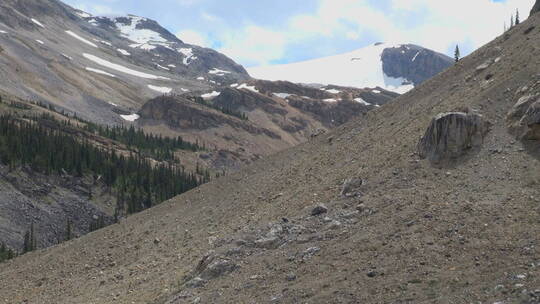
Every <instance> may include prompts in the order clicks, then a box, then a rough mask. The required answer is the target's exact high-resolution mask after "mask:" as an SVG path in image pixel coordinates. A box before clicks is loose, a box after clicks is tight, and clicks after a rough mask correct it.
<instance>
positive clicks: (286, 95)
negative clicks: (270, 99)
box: [273, 93, 293, 99]
mask: <svg viewBox="0 0 540 304" xmlns="http://www.w3.org/2000/svg"><path fill="white" fill-rule="evenodd" d="M273 94H274V96H277V97H279V98H283V99H286V98H288V97H289V96H291V95H293V94H289V93H273Z"/></svg>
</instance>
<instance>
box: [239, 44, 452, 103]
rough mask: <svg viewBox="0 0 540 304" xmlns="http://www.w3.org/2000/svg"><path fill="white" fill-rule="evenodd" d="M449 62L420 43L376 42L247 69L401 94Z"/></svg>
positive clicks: (264, 76)
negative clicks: (306, 59)
mask: <svg viewBox="0 0 540 304" xmlns="http://www.w3.org/2000/svg"><path fill="white" fill-rule="evenodd" d="M452 63H453V60H452V58H450V57H448V56H446V55H444V54H440V53H437V52H434V51H432V50H429V49H426V48H423V47H420V46H416V45H412V44H404V43H394V42H377V43H375V44H372V45H369V46H366V47H364V48H361V49H358V50H355V51H352V52H349V53H345V54H340V55H334V56H329V57H324V58H318V59H313V60H308V61H303V62H297V63H291V64H284V65H275V66H263V67H255V68H250V69H248V70H249V73H250V74H251V75H252V76H254V77H256V78H261V79H268V80H288V81H292V82H298V83H320V84H334V85H340V86H349V87H357V88H365V87H371V88H373V87H381V88H384V89H386V90H390V91H394V92H397V93H405V92H407V91H408V90H410V89H412V88H413V87H414V86H415V85H418V84H420V83H422V82H423V81H425V80H426V79H429V78H431V77H432V76H434V75H436V74H437V73H439V72H440V71H442V70H444V69H445V68H447V67H449V66H450V65H452Z"/></svg>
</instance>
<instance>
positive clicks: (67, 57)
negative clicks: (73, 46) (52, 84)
mask: <svg viewBox="0 0 540 304" xmlns="http://www.w3.org/2000/svg"><path fill="white" fill-rule="evenodd" d="M60 55H62V57H64V58H66V59H68V60H73V57H71V56H68V55H66V54H64V53H62V54H60Z"/></svg>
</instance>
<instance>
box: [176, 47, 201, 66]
mask: <svg viewBox="0 0 540 304" xmlns="http://www.w3.org/2000/svg"><path fill="white" fill-rule="evenodd" d="M177 51H178V52H179V53H180V54H182V55H184V56H185V58H184V59H183V60H182V63H183V64H184V65H189V64H190V63H191V62H193V60H196V59H197V57H196V56H195V55H194V54H193V49H191V48H180V49H177Z"/></svg>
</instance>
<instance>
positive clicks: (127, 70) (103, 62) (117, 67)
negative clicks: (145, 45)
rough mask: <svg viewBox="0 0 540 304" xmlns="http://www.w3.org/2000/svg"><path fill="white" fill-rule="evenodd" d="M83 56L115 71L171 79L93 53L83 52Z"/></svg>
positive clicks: (137, 75)
mask: <svg viewBox="0 0 540 304" xmlns="http://www.w3.org/2000/svg"><path fill="white" fill-rule="evenodd" d="M83 56H84V58H86V59H88V60H91V61H93V62H95V63H97V64H99V65H102V66H105V67H108V68H110V69H113V70H115V71H119V72H122V73H126V74H129V75H132V76H136V77H140V78H146V79H163V80H170V78H167V77H162V76H156V75H152V74H148V73H143V72H139V71H135V70H132V69H130V68H127V67H124V66H121V65H119V64H116V63H112V62H110V61H107V60H105V59H101V58H99V57H97V56H94V55H91V54H87V53H83Z"/></svg>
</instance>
